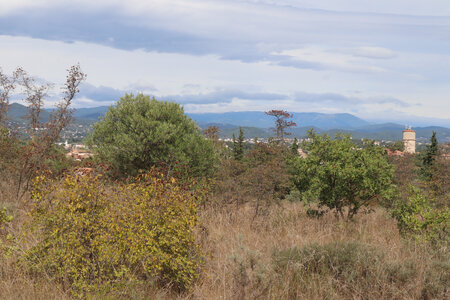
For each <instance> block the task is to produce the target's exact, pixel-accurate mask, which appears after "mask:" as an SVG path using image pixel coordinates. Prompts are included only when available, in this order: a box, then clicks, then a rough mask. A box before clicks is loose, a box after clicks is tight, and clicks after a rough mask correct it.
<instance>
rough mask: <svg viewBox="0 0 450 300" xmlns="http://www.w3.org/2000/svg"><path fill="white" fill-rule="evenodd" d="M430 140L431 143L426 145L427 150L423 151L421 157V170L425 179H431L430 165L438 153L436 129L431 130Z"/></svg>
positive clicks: (431, 165)
mask: <svg viewBox="0 0 450 300" xmlns="http://www.w3.org/2000/svg"><path fill="white" fill-rule="evenodd" d="M430 141H431V145H427V150H426V151H425V154H424V156H423V157H422V169H421V171H422V174H423V175H424V177H425V178H426V179H431V177H432V175H433V171H432V167H433V165H434V162H435V160H436V156H437V153H438V141H437V138H436V131H433V134H432V135H431V139H430Z"/></svg>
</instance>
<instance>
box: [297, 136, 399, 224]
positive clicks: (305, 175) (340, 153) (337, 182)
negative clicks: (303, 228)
mask: <svg viewBox="0 0 450 300" xmlns="http://www.w3.org/2000/svg"><path fill="white" fill-rule="evenodd" d="M309 139H310V142H306V143H304V144H303V145H302V148H303V149H305V150H306V151H307V152H308V156H307V157H306V158H300V157H294V158H293V163H292V172H293V181H294V184H295V186H296V187H297V189H298V190H299V191H300V192H301V193H302V195H303V198H309V199H311V198H312V199H317V200H318V202H319V206H320V207H323V206H325V207H327V208H328V209H330V210H334V211H335V213H336V216H338V217H342V218H344V219H347V220H348V219H351V218H352V217H353V216H354V215H355V214H356V213H357V212H358V210H359V209H360V208H361V207H362V206H366V205H368V204H369V203H370V202H371V201H374V200H377V199H380V198H382V197H383V196H385V195H387V193H388V191H389V190H390V187H391V181H392V176H393V167H392V166H391V165H390V164H389V162H388V161H387V158H386V156H385V155H384V151H383V149H382V148H381V147H376V146H375V145H374V144H373V142H372V143H368V144H367V145H366V147H364V148H363V149H357V148H356V146H355V144H354V143H353V142H352V141H351V139H350V136H348V135H337V136H336V138H335V139H331V138H330V137H329V136H327V135H317V134H316V133H314V131H311V132H310V133H309Z"/></svg>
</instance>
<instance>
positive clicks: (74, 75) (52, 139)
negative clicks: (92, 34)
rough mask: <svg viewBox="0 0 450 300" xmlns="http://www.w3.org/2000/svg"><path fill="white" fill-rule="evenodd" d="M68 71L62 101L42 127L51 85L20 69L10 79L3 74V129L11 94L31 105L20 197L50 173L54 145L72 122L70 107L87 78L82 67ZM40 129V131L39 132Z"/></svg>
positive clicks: (0, 91) (0, 119)
mask: <svg viewBox="0 0 450 300" xmlns="http://www.w3.org/2000/svg"><path fill="white" fill-rule="evenodd" d="M67 71H68V74H67V77H66V83H65V85H64V87H63V95H62V99H61V100H60V101H59V102H58V103H57V105H56V109H55V110H53V111H52V112H51V113H50V118H49V121H48V122H46V123H41V120H40V113H41V111H42V107H43V105H44V99H45V97H46V96H48V91H49V89H50V87H51V85H50V84H48V83H44V84H40V83H37V81H36V80H35V79H34V78H33V77H31V76H29V75H28V74H27V72H26V71H24V70H23V69H22V68H17V69H16V70H15V71H14V72H13V73H12V75H11V76H8V75H6V74H4V73H2V72H1V70H0V126H2V127H3V126H6V116H7V110H8V105H9V97H10V94H11V92H12V91H14V92H15V94H16V95H15V96H20V95H22V96H24V98H23V99H22V100H23V101H25V102H26V103H27V104H28V113H27V119H28V120H29V126H28V129H29V130H28V133H29V135H30V137H31V139H30V140H29V141H27V142H25V143H24V145H23V147H21V149H20V152H21V155H20V161H18V162H16V166H18V168H17V169H18V171H19V172H18V173H19V175H18V177H19V179H18V185H17V196H18V197H19V193H20V191H21V189H22V187H23V186H25V189H24V191H23V192H25V190H26V189H27V188H28V186H29V183H30V181H31V179H32V178H33V177H34V176H35V175H36V174H37V173H39V172H42V171H43V170H45V169H49V165H48V164H47V162H48V159H49V158H52V156H53V154H54V152H55V143H56V142H57V141H58V139H59V137H60V134H61V131H62V130H64V128H66V127H67V126H68V125H69V124H70V122H71V120H72V109H71V108H70V106H71V104H72V101H73V100H74V98H75V96H76V94H77V93H78V92H79V90H78V87H79V85H80V84H81V83H82V82H83V81H84V80H85V79H86V74H85V73H83V72H82V70H81V67H80V66H79V65H74V66H72V67H71V68H70V69H68V70H67ZM37 128H39V129H41V130H39V131H37V130H36V129H37Z"/></svg>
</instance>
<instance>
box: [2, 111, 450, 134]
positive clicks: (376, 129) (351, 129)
mask: <svg viewBox="0 0 450 300" xmlns="http://www.w3.org/2000/svg"><path fill="white" fill-rule="evenodd" d="M108 109H109V107H108V106H100V107H93V108H79V109H76V110H75V112H74V118H75V123H76V124H85V125H88V126H90V124H92V123H94V122H96V121H98V119H99V118H101V117H102V116H104V114H105V113H106V112H107V111H108ZM50 111H51V110H50V109H48V110H43V111H42V113H41V117H42V121H43V122H45V121H47V120H48V117H49V112H50ZM26 114H27V108H26V107H25V106H24V105H21V104H18V103H12V104H11V105H10V107H9V111H8V118H9V119H10V120H12V121H16V122H22V121H23V120H24V116H25V115H26ZM187 115H188V116H189V117H191V118H192V119H193V120H195V121H196V123H197V124H198V125H199V126H200V127H201V128H207V127H208V126H217V127H219V128H220V130H221V133H220V135H221V137H231V136H232V134H233V133H234V134H235V135H237V134H238V131H239V126H242V127H243V129H244V135H245V136H246V137H247V138H253V137H255V136H257V137H260V138H266V137H270V136H273V132H272V130H271V127H273V126H274V118H273V117H270V116H268V115H266V114H265V113H264V112H259V111H245V112H226V113H197V114H194V113H188V114H187ZM293 120H294V122H296V123H297V127H294V128H291V129H290V132H291V133H292V136H293V137H298V138H301V137H304V136H305V135H306V134H307V131H308V130H309V129H311V128H314V130H315V131H316V132H318V133H327V134H328V135H330V136H334V135H335V133H337V132H346V133H350V134H351V135H352V136H353V137H355V138H368V139H377V140H390V141H396V140H400V139H401V138H402V131H403V129H404V128H405V127H404V126H403V125H400V124H396V123H383V124H370V123H369V122H367V121H365V120H362V119H360V118H358V117H356V116H354V115H351V114H323V113H293ZM413 129H414V130H415V131H416V138H417V140H418V141H421V142H425V141H428V140H429V139H430V137H431V134H432V132H433V131H436V133H437V139H438V141H439V142H446V143H448V142H450V129H449V128H446V127H439V126H427V127H414V128H413Z"/></svg>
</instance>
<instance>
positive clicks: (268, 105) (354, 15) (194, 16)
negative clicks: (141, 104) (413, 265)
mask: <svg viewBox="0 0 450 300" xmlns="http://www.w3.org/2000/svg"><path fill="white" fill-rule="evenodd" d="M78 62H79V63H80V64H81V67H82V69H83V70H84V71H85V72H86V73H87V74H88V79H87V81H86V83H85V84H84V86H83V87H82V88H81V93H80V97H79V98H78V99H77V102H76V104H75V105H76V106H77V107H93V106H100V105H110V104H112V103H114V101H116V100H117V99H118V98H119V97H120V96H121V95H123V94H124V93H126V92H134V93H137V92H143V93H146V94H150V95H154V96H156V97H157V98H159V99H163V100H172V101H176V102H179V103H181V104H182V105H183V106H184V108H185V110H186V111H188V112H225V111H244V110H268V109H286V110H289V111H293V112H295V111H298V112H308V111H317V112H326V113H335V112H347V113H353V114H355V115H357V116H360V117H363V118H365V119H369V120H370V119H372V120H392V121H398V122H408V123H410V124H413V123H414V122H415V120H416V119H419V118H420V119H427V118H428V119H430V118H432V119H447V120H441V121H436V122H435V123H440V124H444V123H445V124H450V121H449V116H450V2H449V1H448V0H428V1H423V0H420V1H419V0H390V1H387V0H378V1H360V0H343V1H338V0H316V1H312V0H297V1H295V0H277V1H275V0H273V1H271V0H226V1H219V0H153V1H152V0H128V1H117V0H109V1H104V0H96V1H92V0H90V1H87V0H79V1H75V0H72V1H66V0H57V1H56V0H14V1H11V0H0V67H1V68H2V69H3V70H4V71H5V72H11V71H12V70H13V69H14V68H15V67H17V66H22V67H23V68H24V69H26V70H28V71H29V72H30V73H31V74H33V75H34V76H38V77H40V78H43V79H45V80H48V81H51V82H54V83H56V84H58V83H61V82H62V81H63V80H64V79H65V70H66V69H67V68H68V67H69V66H70V65H72V64H75V63H78Z"/></svg>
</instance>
